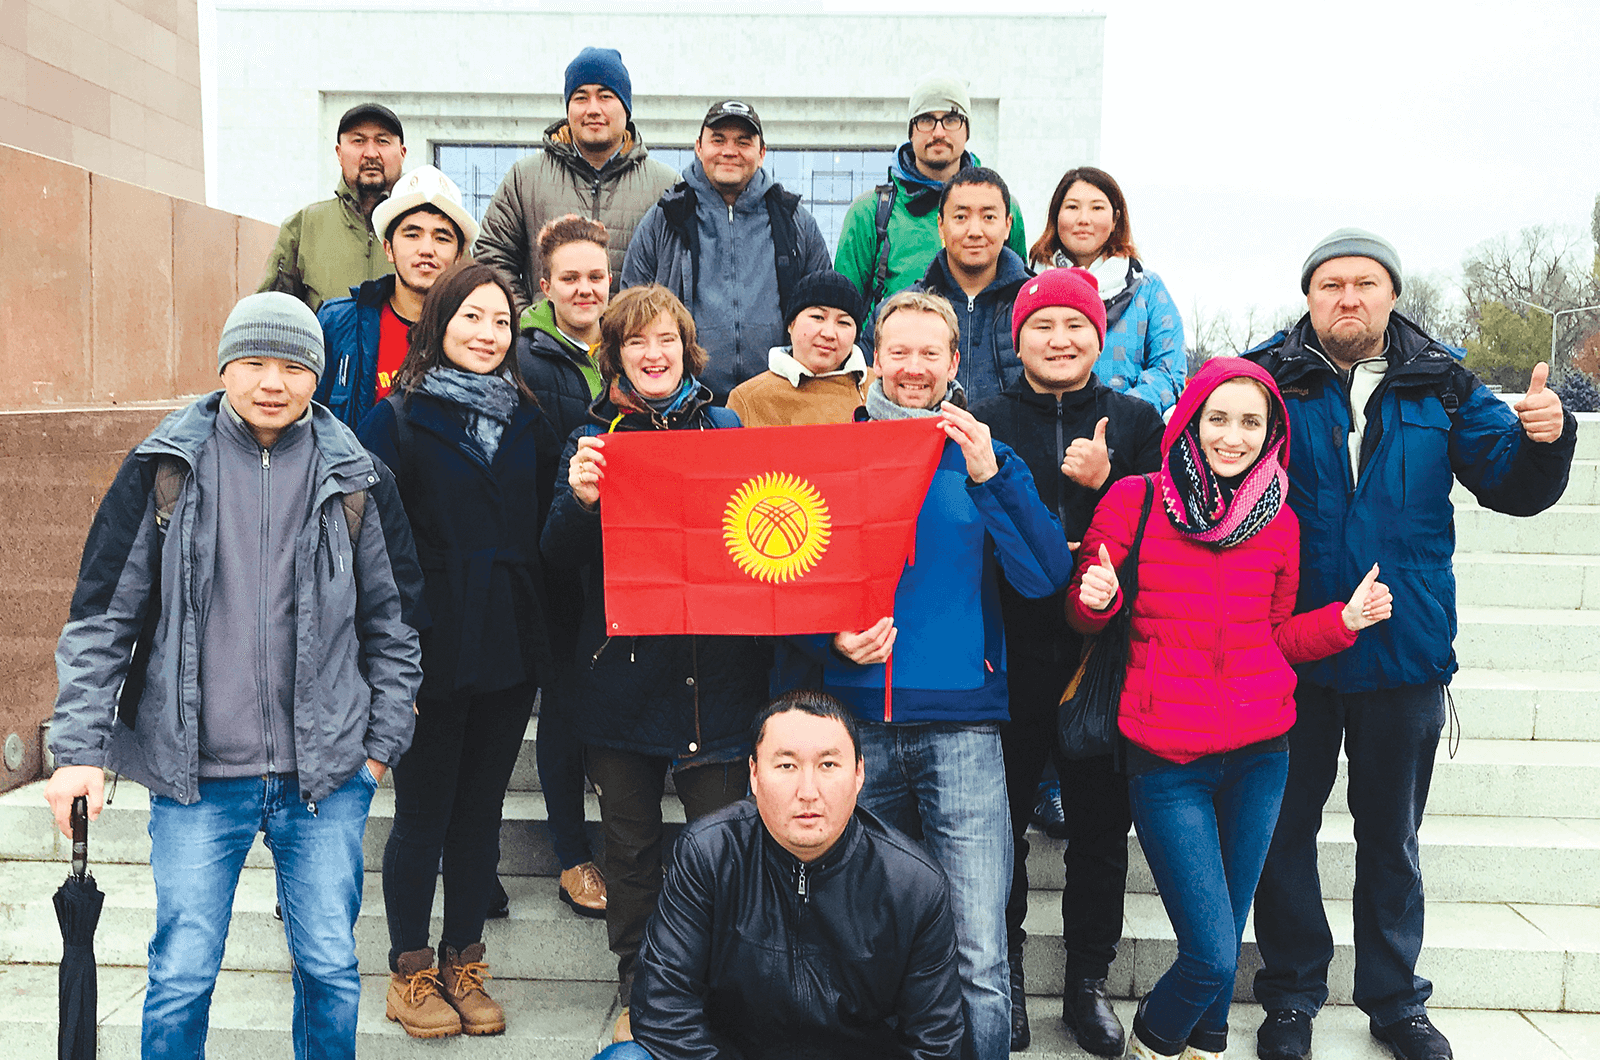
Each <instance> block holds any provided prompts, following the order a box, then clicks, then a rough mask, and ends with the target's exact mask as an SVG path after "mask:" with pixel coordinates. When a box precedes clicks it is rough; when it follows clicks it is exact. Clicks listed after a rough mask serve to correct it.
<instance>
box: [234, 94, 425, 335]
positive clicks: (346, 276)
mask: <svg viewBox="0 0 1600 1060" xmlns="http://www.w3.org/2000/svg"><path fill="white" fill-rule="evenodd" d="M405 140H406V137H405V130H403V129H402V128H401V127H400V119H399V118H397V117H396V116H395V113H394V111H392V110H390V109H389V108H388V107H385V106H383V105H382V104H378V103H360V104H357V105H356V106H354V107H351V108H350V109H349V110H347V111H345V112H344V117H342V118H340V119H339V133H338V138H337V139H336V140H335V141H334V145H333V153H334V156H335V157H336V158H338V159H339V171H340V174H341V176H340V178H339V185H338V187H336V188H335V189H334V191H333V198H331V199H324V200H323V201H321V202H314V203H312V204H311V205H310V206H307V207H305V208H304V209H302V210H296V211H295V212H294V213H292V214H290V215H289V218H288V220H286V221H284V222H283V225H282V227H280V228H279V229H278V242H277V243H276V244H275V245H274V246H273V248H272V253H271V255H269V256H268V258H267V267H266V270H265V271H264V272H263V273H262V276H261V283H260V285H259V286H257V287H256V290H257V291H258V292H260V291H282V292H283V293H284V294H289V295H293V296H294V297H296V298H298V299H300V300H301V301H302V302H304V303H305V304H306V305H308V306H310V307H311V311H312V312H316V310H317V309H318V307H320V306H321V305H322V303H323V302H325V301H326V300H327V299H329V298H340V297H342V296H344V295H345V294H346V293H347V292H348V291H349V290H350V288H352V287H355V286H358V285H359V284H361V283H364V282H365V281H367V280H376V279H377V278H378V277H380V276H387V275H388V274H389V273H391V272H393V271H394V266H393V265H391V264H390V263H389V259H388V257H387V256H386V255H385V254H384V252H383V238H382V236H381V235H379V234H377V233H374V232H373V231H372V211H373V208H374V207H376V206H377V205H378V203H380V202H382V201H383V200H384V199H385V198H387V197H388V195H389V190H390V189H391V188H393V187H394V185H395V181H397V180H399V179H400V167H401V165H402V164H403V163H404V162H405V158H406V143H405Z"/></svg>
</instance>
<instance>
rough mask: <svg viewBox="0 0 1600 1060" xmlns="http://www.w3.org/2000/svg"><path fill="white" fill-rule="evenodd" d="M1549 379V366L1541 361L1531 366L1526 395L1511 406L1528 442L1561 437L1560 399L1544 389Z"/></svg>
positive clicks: (1553, 439) (1552, 439)
mask: <svg viewBox="0 0 1600 1060" xmlns="http://www.w3.org/2000/svg"><path fill="white" fill-rule="evenodd" d="M1549 378H1550V366H1549V365H1548V364H1546V363H1545V362H1543V361H1540V362H1539V363H1538V364H1536V365H1534V366H1533V378H1532V380H1531V381H1529V383H1528V393H1527V394H1526V395H1525V396H1524V397H1523V399H1522V400H1521V401H1519V402H1517V403H1516V404H1515V405H1513V406H1512V407H1511V408H1512V411H1513V412H1515V413H1516V414H1517V418H1518V419H1519V420H1521V421H1522V432H1523V433H1524V434H1526V435H1527V436H1528V440H1529V441H1534V442H1553V441H1555V440H1556V439H1557V438H1560V437H1561V428H1562V426H1563V424H1564V419H1563V417H1562V412H1561V398H1559V397H1558V396H1556V392H1555V391H1554V390H1546V389H1545V381H1546V380H1548V379H1549Z"/></svg>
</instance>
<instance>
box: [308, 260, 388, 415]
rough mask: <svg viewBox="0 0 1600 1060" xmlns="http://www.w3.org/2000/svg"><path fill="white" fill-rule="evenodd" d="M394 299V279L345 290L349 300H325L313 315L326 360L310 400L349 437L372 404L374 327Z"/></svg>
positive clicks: (375, 358)
mask: <svg viewBox="0 0 1600 1060" xmlns="http://www.w3.org/2000/svg"><path fill="white" fill-rule="evenodd" d="M393 297H394V274H393V273H390V274H389V275H388V276H380V277H379V278H378V279H376V280H368V281H366V282H365V283H363V284H361V285H359V286H357V287H352V288H350V297H348V298H330V299H328V300H327V301H326V302H323V303H322V308H321V309H318V310H317V322H318V323H319V324H321V325H322V344H323V345H324V346H325V347H326V348H327V353H328V360H327V364H326V365H325V366H324V367H323V369H322V377H321V378H320V379H318V380H317V392H316V393H315V394H313V395H312V399H313V400H315V401H319V402H321V403H322V404H324V405H326V406H328V408H329V409H330V410H331V411H332V412H333V414H334V415H335V416H337V417H339V419H341V420H343V421H344V422H345V425H346V426H348V427H349V428H350V429H351V430H352V431H353V430H355V429H356V428H357V427H359V426H361V421H362V419H363V418H365V417H366V415H367V413H368V412H371V411H372V406H373V405H374V404H375V403H376V402H377V398H376V397H374V394H376V392H377V389H378V321H379V319H380V318H381V317H382V316H383V306H384V303H386V302H387V301H389V299H390V298H393Z"/></svg>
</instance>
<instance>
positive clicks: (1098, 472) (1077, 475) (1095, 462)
mask: <svg viewBox="0 0 1600 1060" xmlns="http://www.w3.org/2000/svg"><path fill="white" fill-rule="evenodd" d="M1110 422H1111V420H1110V419H1109V418H1108V417H1106V416H1101V417H1100V422H1099V423H1097V424H1095V425H1094V437H1092V438H1074V439H1073V441H1072V444H1071V445H1069V446H1067V451H1066V453H1065V454H1063V456H1062V458H1061V473H1062V474H1063V475H1065V476H1067V478H1069V479H1071V480H1072V481H1074V482H1076V483H1077V484H1078V485H1080V486H1087V487H1089V488H1090V489H1092V490H1097V489H1099V488H1100V487H1101V486H1104V485H1105V484H1106V479H1108V478H1110V477H1111V453H1110V451H1109V450H1107V449H1106V424H1108V423H1110Z"/></svg>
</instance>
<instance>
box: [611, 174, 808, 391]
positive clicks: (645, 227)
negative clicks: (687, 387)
mask: <svg viewBox="0 0 1600 1060" xmlns="http://www.w3.org/2000/svg"><path fill="white" fill-rule="evenodd" d="M691 211H692V213H691ZM691 217H692V220H693V224H690V223H689V222H690V220H691ZM774 219H776V221H777V224H778V225H779V226H780V228H781V230H780V231H777V232H775V231H774ZM831 267H832V263H831V261H830V259H829V256H828V244H827V242H826V241H825V240H824V239H823V238H822V230H821V229H819V228H818V227H817V222H816V219H815V218H813V217H812V216H811V214H810V213H809V212H808V211H807V210H806V208H805V207H803V206H801V205H800V199H799V196H797V195H793V194H791V193H790V192H787V191H785V190H784V188H783V185H781V184H775V183H773V181H772V179H771V178H770V177H768V176H767V172H766V170H764V169H763V170H757V171H756V174H755V176H754V177H752V178H750V183H749V184H748V185H747V186H746V187H745V189H744V191H743V192H741V193H740V194H739V198H738V200H737V201H736V202H735V203H734V204H733V205H732V206H729V205H727V204H726V203H724V202H723V201H722V196H721V195H720V194H719V193H718V192H717V191H715V190H714V189H713V188H712V187H711V184H710V183H709V182H708V181H707V180H706V174H705V169H704V168H703V167H702V166H701V165H700V163H699V162H698V161H695V162H692V163H690V165H689V168H687V169H685V170H684V171H683V181H682V182H681V183H679V184H676V185H674V186H673V187H672V188H671V189H670V190H669V191H668V192H667V193H666V194H665V195H663V196H662V197H661V201H660V202H658V203H656V205H654V206H652V207H650V212H649V213H647V214H645V215H644V219H643V220H642V221H640V222H639V227H638V228H637V229H635V230H634V233H633V241H632V242H631V243H629V244H628V256H627V258H626V260H625V261H624V262H623V265H622V286H623V287H638V286H641V285H643V284H647V283H659V284H661V285H662V286H664V287H666V288H667V289H668V290H670V291H671V292H672V293H673V294H675V295H677V296H678V299H679V301H681V302H683V304H684V305H686V306H688V307H689V312H690V313H691V314H693V315H694V326H695V330H696V332H697V336H696V337H697V338H698V340H699V343H700V345H701V346H703V347H705V350H706V352H707V353H709V354H710V355H711V363H710V364H709V365H708V366H707V368H706V370H705V371H704V372H702V373H701V376H700V381H701V382H702V383H704V384H705V385H706V386H707V387H709V388H710V389H711V393H712V396H713V397H714V399H715V400H716V401H717V402H718V403H719V404H724V403H726V402H727V400H728V394H729V393H730V392H731V391H732V390H733V388H734V387H736V386H738V385H739V384H740V383H742V382H744V381H745V380H746V379H749V378H751V377H753V376H757V375H760V374H761V373H762V372H765V371H766V370H767V351H768V350H770V349H772V347H774V346H782V345H784V344H785V343H786V342H787V333H786V332H785V330H784V326H783V310H784V304H783V303H784V301H785V300H786V299H787V298H788V295H789V291H790V290H792V289H793V287H794V285H795V284H796V283H798V282H799V281H800V280H801V279H803V278H804V277H806V276H809V275H810V274H811V273H813V272H817V271H819V270H821V269H828V268H831Z"/></svg>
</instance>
